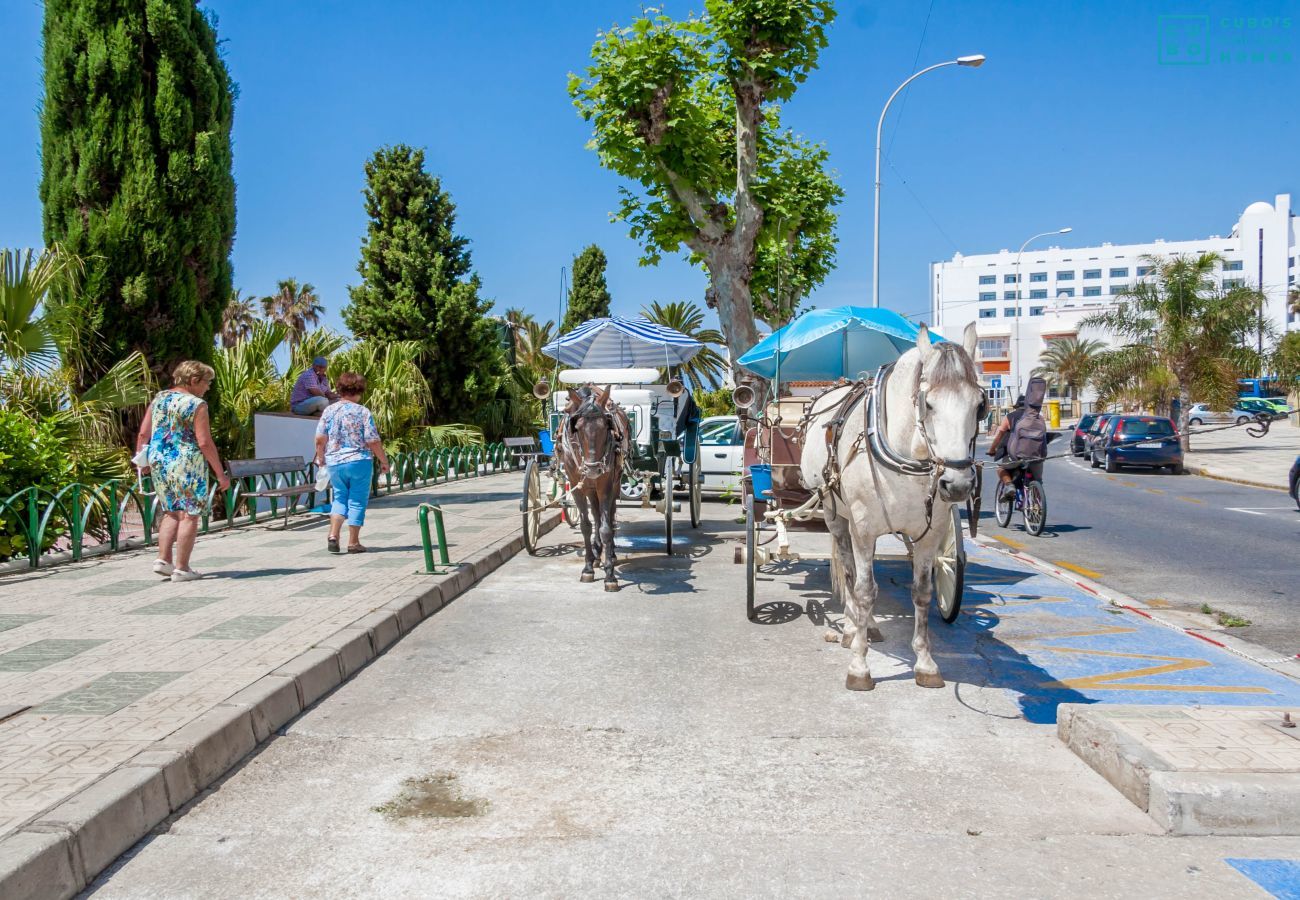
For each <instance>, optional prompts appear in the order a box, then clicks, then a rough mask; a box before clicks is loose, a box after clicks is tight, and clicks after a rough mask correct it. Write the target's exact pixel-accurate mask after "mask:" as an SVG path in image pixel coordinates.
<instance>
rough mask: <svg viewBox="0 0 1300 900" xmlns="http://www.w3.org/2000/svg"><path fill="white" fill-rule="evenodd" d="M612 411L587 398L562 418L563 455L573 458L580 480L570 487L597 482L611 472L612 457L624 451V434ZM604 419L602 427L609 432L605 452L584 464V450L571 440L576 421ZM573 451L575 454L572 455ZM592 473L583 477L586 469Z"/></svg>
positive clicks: (589, 395)
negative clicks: (591, 470)
mask: <svg viewBox="0 0 1300 900" xmlns="http://www.w3.org/2000/svg"><path fill="white" fill-rule="evenodd" d="M615 409H616V406H615V407H607V406H602V405H600V404H598V403H597V402H596V400H595V397H594V396H593V395H591V394H588V395H587V396H585V397H583V400H582V403H581V405H579V406H578V408H577V409H575V410H573V411H572V412H566V413H565V414H564V425H563V427H562V429H561V430H562V433H563V434H564V447H565V450H566V452H568V453H569V454H570V456H572V457H573V458H574V460H575V461H576V463H577V466H576V468H577V470H578V474H579V475H580V476H581V477H582V480H581V481H579V482H578V484H576V485H574V487H581V486H582V485H584V484H586V483H587V482H589V481H593V480H596V479H599V478H600V477H601V476H603V475H604V474H605V473H607V472H608V471H610V469H612V468H614V460H615V457H616V456H617V455H618V454H619V452H620V450H623V449H625V445H626V442H627V434H626V433H625V431H624V429H623V428H622V427H620V419H619V417H618V415H617V414H616V412H615ZM596 418H604V419H605V424H606V427H607V428H608V429H609V440H608V441H606V442H605V452H604V454H603V455H602V456H601V458H600V459H597V460H590V461H589V460H587V459H586V456H587V454H586V452H585V450H586V448H584V447H582V446H580V441H576V440H575V438H576V436H577V435H578V420H579V419H596ZM574 451H577V452H576V453H575V452H574ZM588 468H590V469H593V470H595V471H594V473H593V474H587V471H586V470H587V469H588Z"/></svg>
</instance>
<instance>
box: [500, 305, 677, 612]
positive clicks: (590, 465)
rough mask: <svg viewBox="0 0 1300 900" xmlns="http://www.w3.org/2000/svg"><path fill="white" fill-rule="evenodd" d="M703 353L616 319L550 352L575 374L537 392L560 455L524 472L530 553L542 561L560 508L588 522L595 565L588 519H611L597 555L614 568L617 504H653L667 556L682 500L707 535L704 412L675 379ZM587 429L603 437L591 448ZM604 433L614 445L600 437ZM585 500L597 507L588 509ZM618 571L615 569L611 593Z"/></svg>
mask: <svg viewBox="0 0 1300 900" xmlns="http://www.w3.org/2000/svg"><path fill="white" fill-rule="evenodd" d="M701 346H702V345H701V344H700V343H699V342H698V341H696V340H694V339H692V338H689V337H687V336H686V335H684V334H681V333H680V332H678V331H675V330H673V329H671V328H666V327H664V326H661V325H656V324H654V323H652V322H649V321H647V320H646V319H642V318H631V319H628V318H622V317H618V316H613V317H610V318H605V319H593V320H591V321H589V322H585V323H583V324H582V325H580V326H578V327H577V328H576V329H574V330H573V331H571V332H569V333H568V334H566V335H564V336H562V337H560V338H558V339H557V340H555V341H553V342H552V343H550V344H548V345H546V346H545V347H544V348H542V352H543V353H545V354H547V355H548V356H550V357H552V358H553V359H555V360H556V361H557V363H563V364H567V365H570V366H573V367H574V368H570V369H560V370H559V371H557V373H556V377H555V380H556V385H555V386H554V387H553V386H552V385H551V384H550V383H549V382H546V381H543V382H540V383H539V384H538V385H537V386H536V387H535V388H534V391H533V393H534V395H535V396H536V397H537V398H538V399H539V400H542V401H543V403H544V404H545V407H544V408H545V416H546V421H547V422H548V424H549V425H550V431H549V434H550V435H551V436H552V437H553V439H554V445H555V448H554V449H555V451H556V452H555V453H553V454H541V455H537V456H534V457H533V458H531V459H530V460H529V461H528V464H527V467H526V470H525V475H524V494H523V498H522V500H521V502H520V509H521V511H522V513H523V519H524V543H525V546H526V548H527V549H528V552H529V553H531V554H535V553H536V552H537V543H538V539H539V538H540V535H541V514H542V512H543V511H544V510H546V509H547V508H549V507H552V506H560V507H561V508H562V509H563V510H564V512H565V516H566V518H567V520H568V521H569V523H570V524H571V525H573V526H574V527H577V525H578V523H579V521H580V520H581V521H582V523H583V528H584V537H586V538H587V542H588V556H589V564H590V558H591V556H592V552H591V551H592V549H593V547H592V545H591V544H592V542H591V540H590V536H589V535H590V527H591V526H590V519H591V518H592V517H593V516H594V515H595V514H596V513H597V512H599V513H600V514H601V518H602V520H603V519H605V518H606V517H608V526H609V529H610V533H609V535H608V536H606V537H601V538H598V540H597V542H596V545H595V549H596V554H595V555H596V556H597V557H598V556H600V550H602V549H604V550H608V552H609V553H610V554H611V558H612V553H613V546H612V530H613V504H614V503H615V502H616V501H617V500H618V499H619V498H620V497H623V498H626V499H632V500H635V501H638V502H639V504H640V505H641V506H642V507H648V506H650V505H651V504H652V503H653V504H654V506H655V509H656V510H657V511H658V512H659V513H660V514H662V515H663V519H664V548H665V552H666V553H668V554H669V555H671V554H672V553H673V513H674V512H675V511H676V506H677V504H676V501H675V500H674V493H675V491H676V490H678V489H681V490H684V491H685V493H686V496H687V504H688V509H689V516H690V522H691V525H692V527H698V526H699V524H700V488H701V483H700V478H701V476H700V456H699V453H700V451H699V444H700V442H699V412H698V409H697V407H696V406H695V402H694V400H693V399H692V398H691V396H690V393H689V392H688V391H686V389H685V387H684V385H683V384H682V382H681V381H679V380H677V379H675V378H673V377H672V374H671V373H672V369H673V367H675V366H680V365H681V364H682V363H684V362H686V361H687V360H689V359H690V358H691V357H692V356H694V355H695V354H696V353H698V352H699V350H700V349H701ZM665 376H666V377H665ZM588 423H592V424H593V428H594V429H595V431H594V436H592V437H591V438H590V439H588V437H587V436H586V433H585V429H586V426H587V424H588ZM606 431H607V432H608V437H609V438H610V441H609V442H608V443H606V442H605V438H603V437H602V436H601V435H602V434H603V433H604V432H606ZM565 448H568V450H569V451H570V456H571V457H574V458H573V459H571V460H570V462H571V463H572V465H568V466H566V465H565V462H564V450H565ZM579 451H581V452H579ZM579 456H580V457H582V458H577V457H579ZM544 480H546V481H549V485H547V486H546V487H544V486H543V481H544ZM611 489H612V493H611V492H610V491H611ZM586 500H591V501H592V504H593V505H592V506H591V507H590V508H589V507H588V506H587V505H586ZM575 511H576V512H577V513H578V514H579V515H578V516H575V515H574V512H575ZM612 571H613V563H612V562H610V563H609V564H608V565H607V566H606V585H607V587H608V586H609V585H611V584H612V583H613V578H612ZM586 574H588V573H586V572H584V577H585V575H586Z"/></svg>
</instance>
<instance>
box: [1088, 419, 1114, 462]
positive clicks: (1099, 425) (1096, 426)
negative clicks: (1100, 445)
mask: <svg viewBox="0 0 1300 900" xmlns="http://www.w3.org/2000/svg"><path fill="white" fill-rule="evenodd" d="M1112 417H1113V416H1112V414H1111V413H1101V414H1100V415H1098V416H1097V418H1096V419H1094V420H1093V423H1092V424H1091V425H1089V426H1088V430H1087V431H1085V432H1084V435H1083V455H1084V456H1088V455H1090V454H1091V453H1092V446H1093V444H1095V443H1096V442H1097V439H1098V438H1099V437H1101V433H1102V430H1103V429H1105V427H1106V423H1107V422H1109V421H1110V420H1111V418H1112Z"/></svg>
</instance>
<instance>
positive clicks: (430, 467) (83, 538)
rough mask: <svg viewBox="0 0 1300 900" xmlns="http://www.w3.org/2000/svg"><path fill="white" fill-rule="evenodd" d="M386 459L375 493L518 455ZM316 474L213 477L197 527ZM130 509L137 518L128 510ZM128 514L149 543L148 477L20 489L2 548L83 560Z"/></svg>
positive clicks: (468, 452) (502, 464)
mask: <svg viewBox="0 0 1300 900" xmlns="http://www.w3.org/2000/svg"><path fill="white" fill-rule="evenodd" d="M388 461H389V466H390V468H389V471H388V472H387V473H385V474H383V475H380V474H379V469H378V468H377V467H376V469H375V474H374V476H373V480H372V483H371V488H372V491H371V492H372V494H373V495H375V496H379V495H381V494H392V493H395V492H397V491H409V490H413V489H415V488H419V487H425V486H426V485H430V484H438V483H442V482H447V481H455V480H458V479H461V478H473V477H475V476H477V475H490V474H493V473H495V472H500V471H505V470H507V469H510V468H512V467H514V465H515V457H514V456H513V455H512V454H511V453H510V451H509V449H508V448H507V447H506V446H505V445H504V444H487V445H479V446H473V447H444V448H441V449H437V450H413V451H408V452H405V453H392V454H389V459H388ZM315 481H316V467H315V466H314V465H309V466H308V467H307V469H306V471H304V472H291V473H285V474H281V475H259V476H255V477H249V478H240V479H231V482H230V487H229V488H228V489H227V490H226V491H225V492H224V494H222V492H221V491H220V489H219V488H218V487H217V486H216V482H215V481H213V482H212V487H211V488H210V489H209V491H208V496H207V498H206V501H205V502H204V505H203V512H202V514H201V516H200V520H199V531H200V533H202V534H208V533H209V531H211V530H213V529H225V528H233V527H239V526H241V525H245V524H249V525H251V524H255V523H256V522H257V517H258V508H257V506H258V504H257V502H256V500H255V499H254V498H251V497H248V496H246V495H247V494H249V493H252V492H254V491H258V490H264V489H267V488H272V487H278V486H284V485H298V484H311V483H314V482H315ZM304 496H306V497H307V498H308V499H307V500H306V501H303V500H293V499H287V500H285V502H284V506H283V509H282V508H281V504H280V502H279V500H278V498H264V502H265V501H269V507H270V508H269V509H266V510H263V511H262V512H263V514H264V515H269V517H270V518H271V519H276V518H278V517H279V516H281V515H288V514H289V513H290V512H292V511H293V510H300V509H311V508H313V507H315V506H316V500H317V498H316V493H315V492H314V491H312V492H308V494H305V495H304ZM218 497H220V500H221V501H222V506H221V509H220V512H221V513H223V514H224V515H225V518H224V519H214V518H213V516H214V511H215V510H216V503H217V500H218ZM133 508H134V513H135V515H134V517H132V516H131V515H130V514H131V512H132V511H133ZM241 508H242V511H241ZM426 515H427V514H426ZM132 518H134V519H138V523H136V522H131V525H132V526H133V527H131V529H130V531H131V532H132V533H135V532H136V528H137V527H138V529H139V532H140V536H142V537H143V538H144V542H145V545H146V546H148V545H151V544H153V542H154V532H155V526H156V524H157V522H158V519H159V518H160V516H159V508H158V498H157V496H156V495H155V494H154V492H153V488H152V481H151V479H150V478H149V477H148V476H145V477H144V478H143V479H141V480H140V481H138V482H131V481H127V480H125V479H116V478H115V479H112V480H110V481H106V482H104V483H102V484H81V483H78V482H74V483H72V484H69V485H66V486H64V487H62V488H60V489H58V490H57V491H50V490H48V489H46V488H41V487H29V488H24V489H23V490H21V491H18V492H17V493H15V494H13V495H12V496H10V497H9V498H8V499H6V500H4V501H2V502H0V538H3V537H6V536H7V537H8V538H9V539H10V542H11V551H10V552H9V553H7V554H3V555H5V556H8V557H10V558H11V559H17V558H20V557H26V559H27V562H28V565H29V566H30V567H31V568H33V569H35V568H39V567H40V564H41V558H42V557H43V556H45V555H46V554H47V553H52V552H68V551H70V552H71V556H72V560H73V561H77V560H80V559H82V557H83V554H84V552H85V551H86V550H87V549H88V548H89V547H90V546H96V547H100V546H104V545H108V546H109V548H110V550H118V549H120V548H121V545H122V543H123V541H124V538H125V537H126V536H127V532H126V530H125V526H126V525H127V524H128V522H129V521H130V520H131V519H132ZM435 518H436V524H437V528H438V532H439V539H440V542H441V544H442V547H443V563H444V565H446V564H447V561H446V541H445V537H444V536H443V534H442V515H441V512H439V513H437V514H436V517H435ZM88 538H89V539H90V541H93V543H91V542H90V541H88ZM15 541H16V542H17V543H14V542H15ZM426 546H427V541H426ZM429 559H430V560H431V559H432V557H431V556H430V557H429Z"/></svg>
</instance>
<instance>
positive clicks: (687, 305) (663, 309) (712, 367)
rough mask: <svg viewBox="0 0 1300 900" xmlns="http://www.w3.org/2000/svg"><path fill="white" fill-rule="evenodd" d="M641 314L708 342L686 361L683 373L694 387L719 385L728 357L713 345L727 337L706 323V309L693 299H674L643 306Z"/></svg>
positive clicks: (697, 389) (707, 387) (711, 387)
mask: <svg viewBox="0 0 1300 900" xmlns="http://www.w3.org/2000/svg"><path fill="white" fill-rule="evenodd" d="M641 314H642V315H643V316H645V317H646V318H647V319H649V320H650V321H651V322H656V323H658V324H660V325H666V326H667V327H669V328H672V329H674V330H675V331H680V332H681V333H682V334H684V335H686V336H687V337H690V338H694V339H695V340H697V341H699V342H700V343H702V344H704V348H703V349H702V350H700V352H699V353H697V354H695V355H694V356H693V357H691V358H690V359H689V360H687V361H686V362H685V363H683V364H682V366H681V370H682V375H683V376H684V377H685V379H686V381H687V383H688V384H689V385H690V386H691V389H692V390H694V391H711V390H714V389H715V388H717V386H718V385H719V384H720V383H721V381H722V375H723V373H724V372H725V371H726V368H727V361H726V360H725V359H724V358H723V357H722V354H720V353H718V351H717V350H714V349H713V347H712V346H710V345H711V344H715V345H722V344H724V343H725V342H726V338H724V337H723V336H722V332H721V331H718V330H717V329H716V328H705V327H704V310H702V309H700V307H699V306H697V305H696V304H694V303H692V302H690V301H689V300H674V301H673V302H671V303H663V304H661V303H659V302H658V301H655V302H653V303H651V304H650V305H649V306H648V307H643V308H642V310H641Z"/></svg>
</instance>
